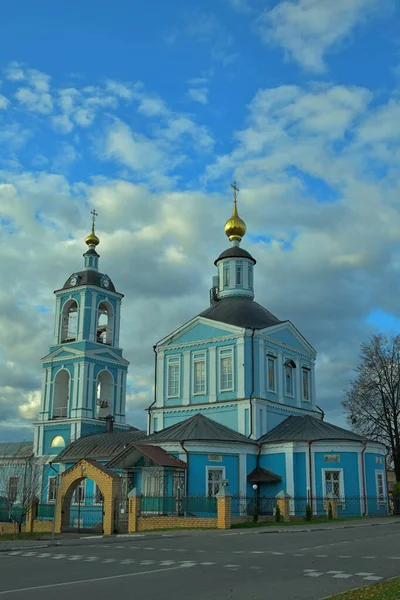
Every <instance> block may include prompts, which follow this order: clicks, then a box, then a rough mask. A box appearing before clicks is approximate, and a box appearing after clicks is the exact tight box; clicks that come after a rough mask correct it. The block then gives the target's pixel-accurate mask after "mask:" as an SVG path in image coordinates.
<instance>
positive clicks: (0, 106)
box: [0, 94, 10, 110]
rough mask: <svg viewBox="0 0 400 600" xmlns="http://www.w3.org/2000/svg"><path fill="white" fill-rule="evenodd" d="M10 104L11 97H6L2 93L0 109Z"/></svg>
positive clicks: (0, 95)
mask: <svg viewBox="0 0 400 600" xmlns="http://www.w3.org/2000/svg"><path fill="white" fill-rule="evenodd" d="M9 104H10V101H9V99H8V98H6V97H5V96H3V95H2V94H0V110H4V109H6V108H7V107H8V105H9Z"/></svg>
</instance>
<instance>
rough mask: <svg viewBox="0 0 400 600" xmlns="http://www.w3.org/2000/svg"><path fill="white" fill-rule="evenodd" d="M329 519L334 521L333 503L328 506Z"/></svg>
mask: <svg viewBox="0 0 400 600" xmlns="http://www.w3.org/2000/svg"><path fill="white" fill-rule="evenodd" d="M328 519H330V520H332V519H333V509H332V502H329V504H328Z"/></svg>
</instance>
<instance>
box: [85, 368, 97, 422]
mask: <svg viewBox="0 0 400 600" xmlns="http://www.w3.org/2000/svg"><path fill="white" fill-rule="evenodd" d="M88 383H89V389H88V399H87V406H88V408H90V409H91V410H92V411H93V418H96V411H97V405H96V402H95V400H97V389H96V388H95V382H94V363H89V370H88ZM95 393H96V398H93V396H94V395H95Z"/></svg>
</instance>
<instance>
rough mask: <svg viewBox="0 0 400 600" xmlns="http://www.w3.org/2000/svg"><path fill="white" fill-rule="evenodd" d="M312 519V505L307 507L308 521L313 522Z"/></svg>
mask: <svg viewBox="0 0 400 600" xmlns="http://www.w3.org/2000/svg"><path fill="white" fill-rule="evenodd" d="M311 519H312V508H311V505H310V504H307V506H306V521H311Z"/></svg>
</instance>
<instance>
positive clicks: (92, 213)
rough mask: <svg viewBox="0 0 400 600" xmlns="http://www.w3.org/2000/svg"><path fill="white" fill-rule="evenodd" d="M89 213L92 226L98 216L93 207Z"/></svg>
mask: <svg viewBox="0 0 400 600" xmlns="http://www.w3.org/2000/svg"><path fill="white" fill-rule="evenodd" d="M90 214H91V215H92V224H93V227H94V223H95V221H96V217H98V214H97V212H96V211H95V209H93V210H91V211H90Z"/></svg>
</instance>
